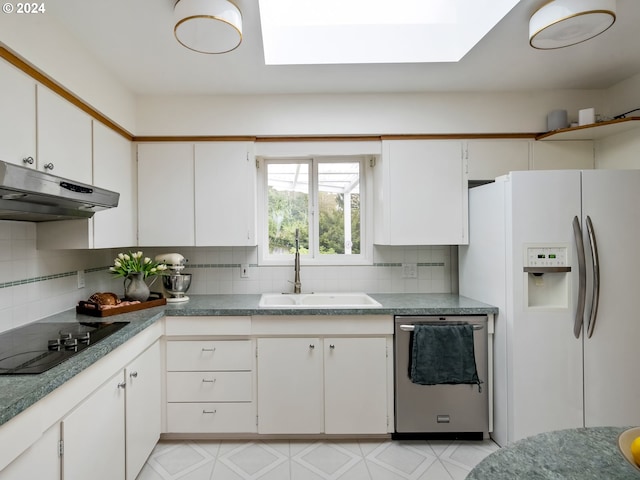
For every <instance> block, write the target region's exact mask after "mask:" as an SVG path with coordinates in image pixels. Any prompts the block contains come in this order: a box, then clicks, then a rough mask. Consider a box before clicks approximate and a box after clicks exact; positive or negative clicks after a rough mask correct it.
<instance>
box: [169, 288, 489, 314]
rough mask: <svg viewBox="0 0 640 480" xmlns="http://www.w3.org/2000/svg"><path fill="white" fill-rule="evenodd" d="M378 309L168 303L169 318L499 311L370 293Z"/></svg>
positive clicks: (457, 300) (237, 300)
mask: <svg viewBox="0 0 640 480" xmlns="http://www.w3.org/2000/svg"><path fill="white" fill-rule="evenodd" d="M369 296H370V297H372V298H373V299H375V300H377V301H378V302H379V303H380V304H381V305H382V307H379V308H301V309H296V308H260V307H259V306H258V303H259V302H260V295H189V301H188V302H185V303H173V304H167V306H166V313H167V315H171V316H183V315H184V316H187V315H489V314H497V313H498V308H497V307H494V306H491V305H487V304H486V303H482V302H478V301H476V300H472V299H470V298H467V297H461V296H459V295H452V294H445V293H425V294H420V293H370V294H369Z"/></svg>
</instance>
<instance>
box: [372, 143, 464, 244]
mask: <svg viewBox="0 0 640 480" xmlns="http://www.w3.org/2000/svg"><path fill="white" fill-rule="evenodd" d="M467 177H468V175H467V169H466V162H465V160H464V158H463V142H462V141H457V140H456V141H449V140H389V141H383V145H382V157H381V158H380V160H379V161H378V163H377V165H376V166H375V168H374V219H375V225H374V243H376V244H380V245H461V244H466V243H468V205H467V189H468V187H467Z"/></svg>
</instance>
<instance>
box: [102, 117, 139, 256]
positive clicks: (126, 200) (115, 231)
mask: <svg viewBox="0 0 640 480" xmlns="http://www.w3.org/2000/svg"><path fill="white" fill-rule="evenodd" d="M136 177H137V168H136V163H135V162H134V157H133V150H132V145H131V142H130V141H129V140H128V139H126V138H124V137H122V136H121V135H119V134H117V133H116V132H114V131H113V130H111V129H109V128H107V127H105V126H104V125H103V124H101V123H99V122H96V121H94V122H93V184H94V185H96V186H98V187H102V188H106V189H108V190H113V191H114V192H118V193H119V194H120V198H119V200H118V206H117V207H116V208H111V209H109V210H104V211H101V212H97V213H96V214H95V215H94V216H93V233H94V245H93V248H111V247H124V246H132V245H136V242H137V240H136V237H137V227H138V215H137V206H138V200H137V194H136V193H137V184H136Z"/></svg>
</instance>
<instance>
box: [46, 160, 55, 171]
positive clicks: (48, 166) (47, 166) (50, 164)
mask: <svg viewBox="0 0 640 480" xmlns="http://www.w3.org/2000/svg"><path fill="white" fill-rule="evenodd" d="M53 168H54V166H53V163H51V162H49V163H46V164H45V165H44V169H45V170H53Z"/></svg>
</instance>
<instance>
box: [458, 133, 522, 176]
mask: <svg viewBox="0 0 640 480" xmlns="http://www.w3.org/2000/svg"><path fill="white" fill-rule="evenodd" d="M467 162H468V165H469V181H470V182H472V181H484V180H490V181H493V180H495V178H496V177H499V176H501V175H506V174H507V173H509V172H513V171H517V170H528V169H529V140H473V141H469V142H467Z"/></svg>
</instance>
